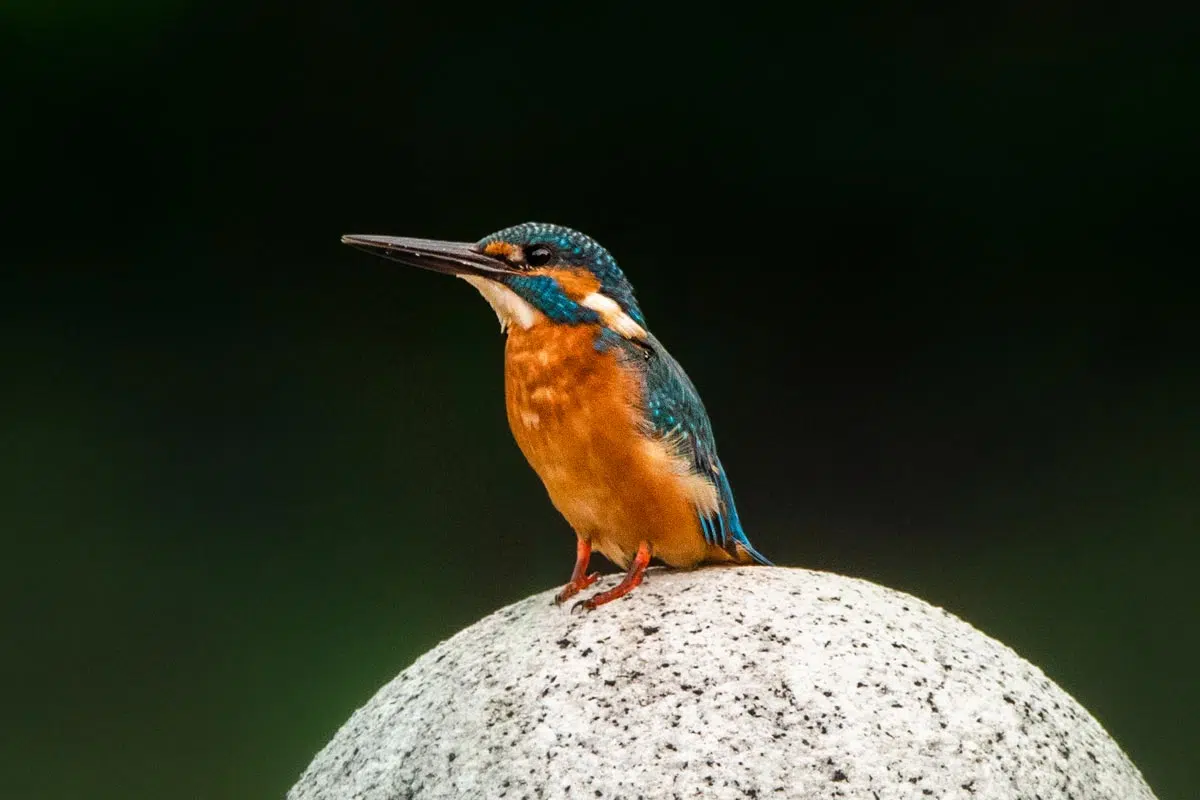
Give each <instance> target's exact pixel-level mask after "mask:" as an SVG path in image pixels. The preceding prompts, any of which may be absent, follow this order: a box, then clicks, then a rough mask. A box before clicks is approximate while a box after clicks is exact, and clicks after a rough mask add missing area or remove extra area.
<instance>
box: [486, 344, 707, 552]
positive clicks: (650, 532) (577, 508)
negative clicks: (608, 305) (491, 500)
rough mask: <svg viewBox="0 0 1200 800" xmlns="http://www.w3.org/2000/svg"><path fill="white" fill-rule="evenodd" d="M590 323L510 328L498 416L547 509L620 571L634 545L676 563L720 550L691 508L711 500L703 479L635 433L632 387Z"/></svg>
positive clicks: (635, 391) (637, 388)
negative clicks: (546, 498)
mask: <svg viewBox="0 0 1200 800" xmlns="http://www.w3.org/2000/svg"><path fill="white" fill-rule="evenodd" d="M596 333H597V328H596V327H595V326H592V325H576V326H567V325H554V324H549V323H542V324H538V325H534V326H533V327H532V328H529V329H527V330H526V329H519V328H517V329H513V330H510V332H509V336H508V344H507V346H506V352H505V370H504V373H505V399H506V404H507V407H508V422H509V425H510V426H511V427H512V431H513V435H514V436H515V437H516V440H517V444H518V446H520V448H521V452H522V453H524V454H525V458H527V459H528V460H529V463H530V465H532V467H533V469H534V471H536V472H537V474H538V476H539V477H541V479H542V482H543V483H544V484H545V485H546V491H547V492H548V493H549V494H550V500H551V501H552V502H553V503H554V507H555V508H557V509H558V510H559V512H560V513H561V514H562V515H563V516H564V517H565V518H566V520H567V522H568V523H570V525H571V527H572V528H574V529H575V533H576V535H578V536H579V537H580V538H581V539H585V540H587V541H589V542H591V544H592V547H593V548H594V549H596V550H598V551H600V552H601V553H603V554H604V556H605V557H607V558H608V559H609V560H611V561H612V562H614V563H616V564H619V565H620V566H623V567H626V566H628V565H629V563H630V562H631V561H632V560H633V557H634V554H635V553H636V552H637V548H638V544H639V543H640V542H642V541H645V542H648V543H649V544H650V548H651V552H652V554H653V555H654V556H655V557H657V558H659V559H661V560H662V561H665V562H666V563H667V564H670V565H671V566H676V567H692V566H695V565H697V564H699V563H700V562H702V561H726V560H730V556H729V555H728V554H727V553H726V552H725V551H724V550H723V549H721V548H719V547H713V546H710V545H708V544H707V543H706V542H705V541H704V536H703V533H702V532H701V529H700V522H699V518H698V517H697V505H698V504H699V505H700V506H701V507H704V506H706V505H710V504H711V505H713V506H715V503H716V493H715V490H714V489H712V487H711V482H710V481H707V480H706V479H704V478H702V477H698V476H695V475H692V474H690V472H689V471H688V470H687V468H686V466H687V465H685V464H681V463H680V461H679V459H678V458H676V457H675V456H674V455H673V454H672V453H670V452H669V451H668V449H667V448H666V447H665V446H664V445H663V444H662V443H661V442H659V441H657V440H653V439H648V438H647V437H646V436H645V435H644V434H643V433H642V432H641V429H640V423H639V416H638V415H639V412H638V408H639V404H640V401H641V393H642V388H641V385H640V383H639V381H638V379H637V378H636V376H634V375H632V374H630V373H628V372H627V371H625V370H623V369H621V368H620V367H619V365H618V363H617V356H616V354H615V352H614V351H612V350H610V351H608V352H605V353H598V352H596V350H595V348H594V347H593V342H594V341H595V337H596Z"/></svg>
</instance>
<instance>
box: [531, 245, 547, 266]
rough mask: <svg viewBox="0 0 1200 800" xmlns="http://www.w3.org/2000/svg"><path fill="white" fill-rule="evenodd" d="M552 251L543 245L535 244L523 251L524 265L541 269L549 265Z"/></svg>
mask: <svg viewBox="0 0 1200 800" xmlns="http://www.w3.org/2000/svg"><path fill="white" fill-rule="evenodd" d="M553 257H554V251H553V250H551V249H550V248H549V247H546V245H544V244H536V245H534V246H532V247H530V248H529V249H528V250H526V251H525V263H526V264H528V265H529V266H531V267H541V266H544V265H546V264H549V263H550V259H552V258H553Z"/></svg>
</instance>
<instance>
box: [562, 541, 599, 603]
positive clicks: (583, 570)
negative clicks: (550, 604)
mask: <svg viewBox="0 0 1200 800" xmlns="http://www.w3.org/2000/svg"><path fill="white" fill-rule="evenodd" d="M591 557H592V543H591V542H589V541H586V540H584V539H579V540H578V541H577V542H576V544H575V569H574V570H573V571H572V572H571V580H570V582H569V583H568V584H567V585H566V586H564V587H563V588H562V591H560V592H559V593H558V594H556V595H554V602H555V603H556V604H560V603H562V602H563V601H564V600H567V599H568V598H571V597H574V596H575V595H577V594H579V592H580V591H581V590H583V589H586V588H587V587H589V586H591V585H592V584H593V583H595V582H596V579H597V578H599V577H600V573H599V572H593V573H592V574H591V575H588V574H587V568H588V561H589V560H590V559H591Z"/></svg>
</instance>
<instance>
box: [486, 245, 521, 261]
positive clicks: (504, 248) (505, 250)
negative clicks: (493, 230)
mask: <svg viewBox="0 0 1200 800" xmlns="http://www.w3.org/2000/svg"><path fill="white" fill-rule="evenodd" d="M483 252H484V253H485V254H487V255H489V256H500V257H501V258H511V257H512V256H515V255H518V252H517V246H516V245H515V244H509V243H508V242H492V243H491V244H489V245H488V246H487V247H485V248H483Z"/></svg>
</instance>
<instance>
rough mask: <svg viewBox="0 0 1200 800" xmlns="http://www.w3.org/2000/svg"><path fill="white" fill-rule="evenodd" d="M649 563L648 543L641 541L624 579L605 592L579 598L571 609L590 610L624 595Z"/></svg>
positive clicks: (638, 580) (639, 578)
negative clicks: (585, 598)
mask: <svg viewBox="0 0 1200 800" xmlns="http://www.w3.org/2000/svg"><path fill="white" fill-rule="evenodd" d="M649 564H650V544H649V543H648V542H642V543H641V544H639V545H638V551H637V555H636V556H634V557H633V563H632V564H630V565H629V571H628V572H626V573H625V580H623V581H621V582H620V583H618V584H617V585H616V586H614V587H613V588H611V589H609V590H608V591H606V592H598V593H596V594H594V595H592V596H591V597H589V598H588V599H587V600H580V601H579V602H578V603H576V604H575V606H574V607H573V608H572V610H574V609H575V608H579V607H580V606H583V608H585V609H586V610H588V611H591V610H593V609H595V608H596V606H602V605H604V604H605V603H611V602H612V601H613V600H616V599H617V598H618V597H624V596H625V595H627V594H629V593H630V592H631V591H633V590H634V588H636V587H637V585H638V584H639V583H641V582H642V575H643V574H644V573H645V572H646V567H647V565H649Z"/></svg>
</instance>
